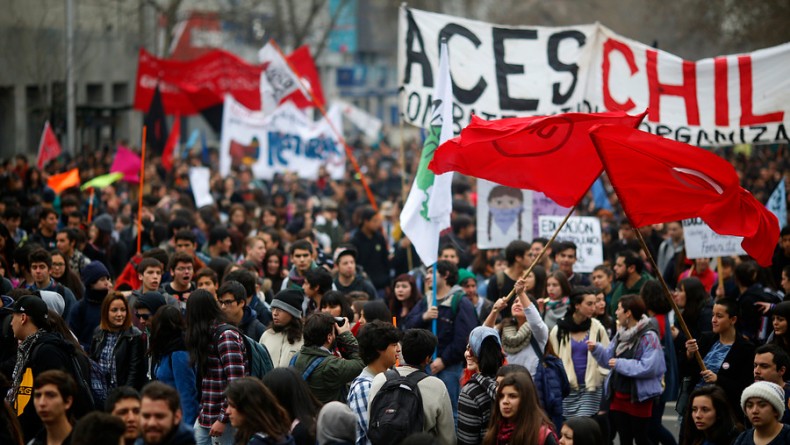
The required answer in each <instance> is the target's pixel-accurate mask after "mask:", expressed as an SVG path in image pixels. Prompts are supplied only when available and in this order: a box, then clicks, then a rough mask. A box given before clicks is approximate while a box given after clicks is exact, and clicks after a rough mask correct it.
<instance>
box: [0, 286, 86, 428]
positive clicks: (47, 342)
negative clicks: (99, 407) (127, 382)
mask: <svg viewBox="0 0 790 445" xmlns="http://www.w3.org/2000/svg"><path fill="white" fill-rule="evenodd" d="M2 310H3V311H6V312H11V313H12V318H11V330H12V332H13V333H14V337H15V338H16V339H17V340H19V342H20V343H19V347H18V349H17V356H16V363H15V365H14V371H13V374H12V376H11V389H9V391H8V393H7V394H6V398H5V399H6V401H7V402H8V403H9V405H11V407H12V408H13V409H14V412H16V414H17V416H18V419H19V424H20V425H21V427H22V432H23V435H24V437H25V442H27V441H29V440H31V439H32V438H33V437H34V436H35V435H36V434H37V433H38V432H39V431H40V430H41V428H42V423H41V419H40V418H39V416H38V414H37V413H36V409H35V406H34V403H33V398H32V397H31V395H32V393H33V381H34V380H35V379H36V378H37V377H38V376H39V375H40V374H41V373H43V372H44V371H48V370H51V369H61V370H64V371H67V372H69V373H70V374H71V375H72V377H74V375H73V369H72V367H71V363H72V360H71V357H72V356H73V355H75V354H77V351H76V350H75V347H74V346H73V345H72V344H71V343H69V342H67V341H66V340H64V339H63V337H62V336H61V335H60V334H57V333H54V332H50V327H51V326H50V320H49V313H48V311H49V308H48V307H47V304H46V303H45V302H44V300H42V299H41V298H39V297H37V296H34V295H25V296H22V297H20V298H19V299H18V300H17V301H16V302H15V303H14V304H13V306H7V307H4V308H3V309H2ZM84 364H85V363H83V365H84ZM82 371H83V372H84V373H87V372H88V368H87V367H84V368H83V369H82ZM79 399H80V400H75V404H76V405H75V409H78V408H79V410H80V411H82V410H85V409H86V406H87V405H86V404H85V403H86V402H85V400H84V395H83V396H81V397H80V398H79ZM77 405H79V406H77ZM79 414H84V413H83V412H80V413H79Z"/></svg>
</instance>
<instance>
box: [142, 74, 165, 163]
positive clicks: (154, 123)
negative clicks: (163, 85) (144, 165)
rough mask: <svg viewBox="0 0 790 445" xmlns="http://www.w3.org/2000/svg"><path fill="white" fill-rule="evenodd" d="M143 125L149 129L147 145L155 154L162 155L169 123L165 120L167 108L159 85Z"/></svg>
mask: <svg viewBox="0 0 790 445" xmlns="http://www.w3.org/2000/svg"><path fill="white" fill-rule="evenodd" d="M143 125H145V126H146V127H147V130H146V131H147V136H146V141H145V142H146V144H148V147H149V148H150V150H151V151H152V152H153V153H156V154H161V153H162V152H163V151H164V149H165V145H166V144H167V136H168V132H167V121H166V120H165V107H164V106H163V105H162V93H161V92H160V91H159V85H157V86H156V91H154V97H153V98H152V99H151V105H150V106H149V107H148V113H146V114H145V117H144V118H143Z"/></svg>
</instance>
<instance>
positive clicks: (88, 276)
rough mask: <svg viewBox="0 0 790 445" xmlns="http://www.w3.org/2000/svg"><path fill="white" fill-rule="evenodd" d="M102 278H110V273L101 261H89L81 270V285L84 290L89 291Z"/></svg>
mask: <svg viewBox="0 0 790 445" xmlns="http://www.w3.org/2000/svg"><path fill="white" fill-rule="evenodd" d="M102 277H107V278H110V272H109V271H108V270H107V268H106V267H104V264H102V263H101V261H91V262H90V263H88V264H87V265H86V266H85V267H83V268H82V284H84V285H85V288H86V289H90V287H91V286H92V285H93V284H94V283H95V282H97V281H99V279H101V278H102Z"/></svg>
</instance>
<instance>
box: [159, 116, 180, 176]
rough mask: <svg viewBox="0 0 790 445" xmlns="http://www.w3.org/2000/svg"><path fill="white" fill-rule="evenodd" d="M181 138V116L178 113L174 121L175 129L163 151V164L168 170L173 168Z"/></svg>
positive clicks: (171, 132)
mask: <svg viewBox="0 0 790 445" xmlns="http://www.w3.org/2000/svg"><path fill="white" fill-rule="evenodd" d="M180 139H181V116H179V115H176V119H175V121H174V122H173V129H172V130H171V131H170V135H169V136H168V137H167V144H165V149H164V151H162V166H163V167H164V168H165V170H167V171H170V170H172V169H173V153H174V152H175V151H176V146H177V145H178V142H179V141H180Z"/></svg>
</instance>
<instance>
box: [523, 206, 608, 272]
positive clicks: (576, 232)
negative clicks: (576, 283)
mask: <svg viewBox="0 0 790 445" xmlns="http://www.w3.org/2000/svg"><path fill="white" fill-rule="evenodd" d="M563 219H565V217H564V216H539V217H538V235H539V236H542V237H544V238H551V236H552V235H553V234H554V232H555V231H556V230H557V227H559V226H560V224H562V220H563ZM556 241H573V242H574V243H576V264H574V265H573V271H574V272H580V273H590V272H592V271H593V269H594V268H595V266H597V265H599V264H601V263H603V242H602V241H601V221H600V220H599V219H598V218H595V217H593V216H572V217H570V218H568V222H566V223H565V226H564V227H563V228H562V230H561V231H560V233H559V234H558V235H557V238H556V239H555V242H556Z"/></svg>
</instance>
